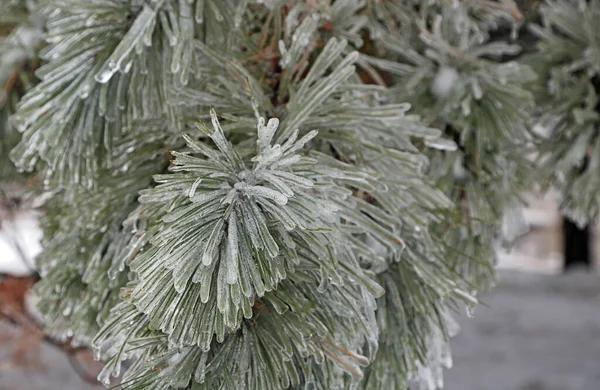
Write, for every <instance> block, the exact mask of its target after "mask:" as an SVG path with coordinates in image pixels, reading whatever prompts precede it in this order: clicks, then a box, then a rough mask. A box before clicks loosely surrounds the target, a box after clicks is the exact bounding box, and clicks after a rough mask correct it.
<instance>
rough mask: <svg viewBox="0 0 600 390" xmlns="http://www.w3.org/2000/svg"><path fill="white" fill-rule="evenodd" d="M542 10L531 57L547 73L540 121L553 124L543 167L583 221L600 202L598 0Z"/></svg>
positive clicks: (553, 5)
mask: <svg viewBox="0 0 600 390" xmlns="http://www.w3.org/2000/svg"><path fill="white" fill-rule="evenodd" d="M540 12H541V16H542V21H543V25H541V26H539V25H532V26H531V28H532V30H533V32H534V33H535V34H536V35H537V36H538V37H539V39H540V40H539V43H538V53H537V55H536V56H535V57H533V58H532V59H530V61H531V62H532V63H533V64H535V65H536V66H537V68H539V73H540V75H543V78H542V80H541V81H543V86H542V88H540V89H539V95H540V96H539V101H540V106H539V112H540V119H539V120H540V122H541V124H542V125H543V126H545V127H547V128H549V129H550V135H549V137H548V138H547V139H546V140H544V141H543V142H542V145H541V147H540V151H541V153H542V156H541V160H542V167H543V168H544V169H545V170H546V172H547V173H548V175H550V177H551V178H552V179H555V180H552V181H553V182H555V183H556V185H557V186H558V188H559V189H560V190H561V193H562V195H563V198H562V207H563V210H564V211H565V212H566V214H567V215H569V216H570V217H571V218H572V219H573V220H574V221H576V222H577V224H579V225H581V226H585V225H586V224H587V223H588V221H589V219H590V218H592V217H594V216H596V215H597V214H598V210H599V206H600V204H599V203H598V200H599V199H600V198H599V195H600V192H599V191H600V181H599V177H598V173H599V172H598V167H599V166H600V165H599V164H600V161H598V158H600V138H599V137H598V129H599V125H600V103H599V102H600V100H599V99H600V96H599V94H600V62H599V61H600V32H599V31H598V27H597V26H598V22H600V2H598V1H595V0H592V1H589V2H586V1H583V0H581V1H549V2H547V4H545V5H544V6H542V7H541V10H540Z"/></svg>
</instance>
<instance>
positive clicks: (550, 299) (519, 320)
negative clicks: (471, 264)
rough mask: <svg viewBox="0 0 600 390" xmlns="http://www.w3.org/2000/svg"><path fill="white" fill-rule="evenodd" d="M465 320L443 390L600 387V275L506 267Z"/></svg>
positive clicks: (454, 344) (582, 389)
mask: <svg viewBox="0 0 600 390" xmlns="http://www.w3.org/2000/svg"><path fill="white" fill-rule="evenodd" d="M483 302H484V305H487V307H485V306H479V307H478V308H477V311H476V313H475V318H473V319H469V318H467V317H466V316H465V317H463V318H460V321H459V322H460V324H461V328H462V329H461V332H460V333H459V334H458V335H457V336H456V337H455V338H454V339H452V341H451V348H452V355H453V358H454V367H453V368H452V369H451V370H449V371H446V373H445V378H444V379H445V382H446V387H445V388H446V390H598V389H600V277H599V276H598V275H597V274H572V275H555V276H548V275H539V274H537V275H536V274H532V273H529V274H527V273H515V272H502V273H501V274H500V281H499V283H498V286H497V287H496V288H495V289H494V290H493V291H492V292H491V293H490V294H488V295H486V296H484V297H483Z"/></svg>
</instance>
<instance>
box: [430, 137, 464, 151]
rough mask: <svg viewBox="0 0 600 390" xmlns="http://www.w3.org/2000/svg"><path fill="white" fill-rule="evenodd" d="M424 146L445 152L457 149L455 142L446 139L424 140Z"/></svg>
mask: <svg viewBox="0 0 600 390" xmlns="http://www.w3.org/2000/svg"><path fill="white" fill-rule="evenodd" d="M425 145H426V146H428V147H430V148H434V149H439V150H445V151H449V152H453V151H455V150H457V149H458V146H457V145H456V142H454V141H452V140H449V139H447V138H436V139H426V140H425Z"/></svg>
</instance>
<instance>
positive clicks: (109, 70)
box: [95, 5, 157, 84]
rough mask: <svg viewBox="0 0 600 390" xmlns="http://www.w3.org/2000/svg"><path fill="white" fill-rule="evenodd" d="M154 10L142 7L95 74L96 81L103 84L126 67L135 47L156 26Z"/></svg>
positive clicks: (146, 6)
mask: <svg viewBox="0 0 600 390" xmlns="http://www.w3.org/2000/svg"><path fill="white" fill-rule="evenodd" d="M156 12H157V11H156V10H154V9H152V8H150V7H149V6H148V5H144V7H143V9H142V12H140V14H139V15H138V16H137V17H136V19H135V21H134V22H133V24H132V25H131V28H130V29H129V31H127V33H126V34H125V36H123V38H122V39H121V41H120V42H119V45H118V46H117V47H116V48H115V50H114V51H113V53H112V54H111V56H110V57H109V58H108V59H107V60H106V62H105V63H104V65H103V66H102V68H100V70H99V71H98V73H97V74H96V76H95V77H96V81H97V82H99V83H101V84H105V83H107V82H108V81H109V80H110V79H111V78H112V77H113V76H114V75H115V73H117V72H118V71H120V70H123V69H122V68H121V67H122V65H124V64H125V65H127V59H128V57H129V55H130V54H131V52H132V51H133V50H134V48H135V47H136V45H138V43H139V42H141V41H142V39H144V36H145V35H146V34H148V32H149V31H151V30H152V29H153V28H154V26H155V25H156Z"/></svg>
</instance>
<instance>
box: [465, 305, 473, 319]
mask: <svg viewBox="0 0 600 390" xmlns="http://www.w3.org/2000/svg"><path fill="white" fill-rule="evenodd" d="M466 311H467V317H469V318H475V305H467V307H466Z"/></svg>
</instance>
